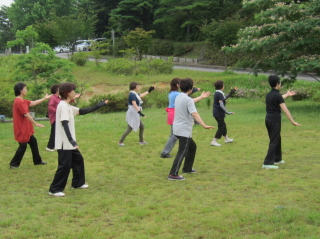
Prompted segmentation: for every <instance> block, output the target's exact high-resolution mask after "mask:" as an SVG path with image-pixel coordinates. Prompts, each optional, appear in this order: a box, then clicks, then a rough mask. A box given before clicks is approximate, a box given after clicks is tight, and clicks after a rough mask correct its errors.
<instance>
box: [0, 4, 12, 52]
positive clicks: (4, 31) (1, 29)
mask: <svg viewBox="0 0 320 239" xmlns="http://www.w3.org/2000/svg"><path fill="white" fill-rule="evenodd" d="M12 28H13V24H12V22H11V21H10V20H9V19H8V7H7V6H1V7H0V48H1V49H3V48H5V47H6V44H7V41H10V40H13V39H14V34H13V32H12Z"/></svg>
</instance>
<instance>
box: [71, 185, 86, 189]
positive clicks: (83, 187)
mask: <svg viewBox="0 0 320 239" xmlns="http://www.w3.org/2000/svg"><path fill="white" fill-rule="evenodd" d="M88 187H89V185H87V184H83V185H82V186H81V187H78V188H74V187H71V188H72V189H86V188H88Z"/></svg>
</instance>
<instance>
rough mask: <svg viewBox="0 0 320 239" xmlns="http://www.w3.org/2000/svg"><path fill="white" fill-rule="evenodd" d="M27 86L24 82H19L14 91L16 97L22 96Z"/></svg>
mask: <svg viewBox="0 0 320 239" xmlns="http://www.w3.org/2000/svg"><path fill="white" fill-rule="evenodd" d="M26 86H27V85H26V84H25V83H23V82H19V83H17V84H15V86H14V87H13V90H14V95H15V96H19V95H21V91H22V90H23V88H24V87H26Z"/></svg>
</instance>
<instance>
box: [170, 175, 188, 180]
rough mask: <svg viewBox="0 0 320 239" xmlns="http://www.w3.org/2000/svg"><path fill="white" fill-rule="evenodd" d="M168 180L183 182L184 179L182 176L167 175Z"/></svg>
mask: <svg viewBox="0 0 320 239" xmlns="http://www.w3.org/2000/svg"><path fill="white" fill-rule="evenodd" d="M168 180H185V178H184V177H182V176H179V175H177V176H174V175H169V176H168Z"/></svg>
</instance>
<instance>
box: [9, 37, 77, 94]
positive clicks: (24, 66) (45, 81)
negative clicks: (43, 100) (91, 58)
mask: <svg viewBox="0 0 320 239" xmlns="http://www.w3.org/2000/svg"><path fill="white" fill-rule="evenodd" d="M44 52H46V53H45V54H44ZM15 69H16V70H15V72H14V78H13V79H14V81H17V82H19V81H23V82H31V83H33V87H32V92H33V94H34V98H35V99H37V98H38V97H39V96H40V95H42V94H43V90H44V89H45V88H48V89H49V88H50V87H51V85H53V84H57V83H59V82H60V81H62V80H64V81H72V80H73V78H74V77H73V75H72V74H70V71H71V67H70V64H69V63H68V61H66V60H63V59H60V58H58V57H57V56H55V53H54V52H53V51H52V50H51V48H50V46H49V45H47V44H44V43H41V42H39V43H36V46H35V47H34V48H32V49H31V50H30V53H28V54H22V55H20V56H19V58H18V61H17V63H16V64H15Z"/></svg>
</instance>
